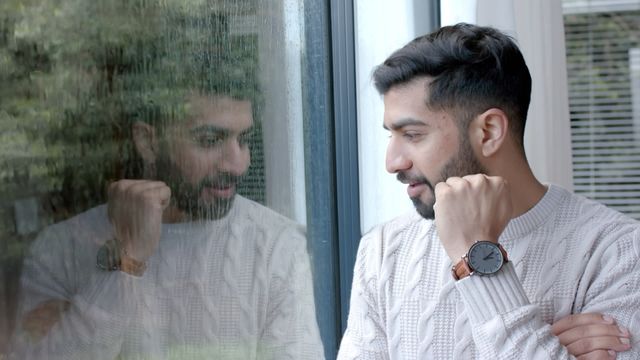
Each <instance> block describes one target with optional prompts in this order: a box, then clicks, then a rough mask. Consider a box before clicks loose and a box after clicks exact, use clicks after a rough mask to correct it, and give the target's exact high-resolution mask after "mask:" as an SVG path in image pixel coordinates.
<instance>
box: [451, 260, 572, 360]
mask: <svg viewBox="0 0 640 360" xmlns="http://www.w3.org/2000/svg"><path fill="white" fill-rule="evenodd" d="M456 287H457V288H458V291H459V292H460V295H461V297H462V299H463V301H464V304H465V306H466V307H467V308H468V310H467V313H468V314H469V322H470V326H471V329H472V333H473V338H474V342H475V344H476V346H477V349H478V351H479V352H480V355H481V356H480V357H481V358H482V359H490V358H493V359H550V360H551V359H554V360H555V359H558V360H559V359H573V357H572V356H571V355H570V354H569V353H568V352H567V350H566V348H565V347H564V346H562V345H561V344H560V342H559V340H558V338H557V337H556V336H554V335H553V334H552V332H551V326H549V325H548V324H546V323H545V322H544V321H542V317H541V314H540V308H539V307H538V306H537V305H535V304H531V303H530V302H529V299H528V298H527V295H526V294H525V291H524V289H523V288H522V284H521V283H520V280H519V279H518V276H517V275H516V272H515V269H514V268H513V264H512V263H511V262H509V263H506V264H505V265H504V266H503V268H502V270H501V271H500V272H499V273H498V274H496V275H494V276H469V277H467V278H465V279H462V280H460V281H458V282H457V283H456Z"/></svg>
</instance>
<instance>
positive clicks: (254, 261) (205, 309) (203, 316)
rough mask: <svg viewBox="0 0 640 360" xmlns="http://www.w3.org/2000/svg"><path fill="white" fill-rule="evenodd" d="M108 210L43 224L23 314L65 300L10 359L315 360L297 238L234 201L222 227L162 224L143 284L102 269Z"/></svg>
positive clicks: (317, 348) (30, 262)
mask: <svg viewBox="0 0 640 360" xmlns="http://www.w3.org/2000/svg"><path fill="white" fill-rule="evenodd" d="M112 237H113V233H112V230H111V226H110V224H109V221H108V219H107V214H106V207H105V206H100V207H97V208H94V209H92V210H89V211H88V212H86V213H83V214H81V215H79V216H77V217H75V218H72V219H70V220H68V221H65V222H62V223H59V224H56V225H54V226H51V227H49V228H47V229H45V231H43V233H42V234H41V235H40V236H39V238H38V239H37V240H36V242H35V243H34V244H33V246H32V249H31V254H30V256H29V257H28V258H27V259H26V260H25V268H24V272H23V277H22V295H21V304H20V307H21V311H20V314H19V315H20V316H22V315H24V314H26V313H28V312H29V311H30V310H32V309H33V308H35V307H36V306H37V305H38V304H41V303H42V302H43V301H47V300H51V299H63V300H68V301H70V302H71V306H70V308H69V309H68V310H66V311H65V312H64V314H63V316H62V318H61V319H60V320H59V321H58V322H57V323H56V325H55V326H53V328H52V329H51V330H50V331H49V333H48V335H47V336H46V337H44V338H42V339H41V340H39V341H34V340H32V339H30V338H29V336H27V334H26V333H25V332H24V331H21V330H20V329H19V330H18V332H17V334H16V336H15V339H14V353H13V354H12V358H15V359H93V360H97V359H114V358H123V359H134V358H144V359H243V360H246V359H314V360H315V359H322V358H323V357H324V355H323V350H322V344H321V342H320V336H319V331H318V328H317V323H316V318H315V306H314V302H313V290H312V289H313V287H312V285H313V284H312V279H311V270H310V266H309V257H308V254H307V250H306V240H305V237H304V233H303V231H302V229H301V228H300V227H299V226H297V225H295V224H294V223H293V222H292V221H290V220H288V219H286V218H285V217H283V216H280V215H278V214H276V213H275V212H273V211H271V210H269V209H267V208H265V207H263V206H261V205H259V204H257V203H254V202H252V201H249V200H247V199H245V198H242V197H236V200H235V202H234V205H233V208H232V210H231V211H230V213H229V214H228V215H227V216H226V217H225V218H223V219H220V220H216V221H203V222H194V223H182V224H163V226H162V236H161V239H160V244H159V248H158V250H157V251H156V253H155V254H154V255H153V256H152V257H151V258H150V259H149V260H148V263H147V270H146V271H145V273H144V275H143V276H142V277H135V276H131V275H128V274H126V273H123V272H119V271H113V272H108V271H101V270H99V269H97V266H96V252H97V251H98V248H99V247H100V246H101V244H103V243H104V242H105V241H106V240H108V239H110V238H112Z"/></svg>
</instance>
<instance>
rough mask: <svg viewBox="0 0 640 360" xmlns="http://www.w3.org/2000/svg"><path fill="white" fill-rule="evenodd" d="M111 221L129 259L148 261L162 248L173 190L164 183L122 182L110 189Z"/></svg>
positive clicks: (148, 181)
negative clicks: (166, 217)
mask: <svg viewBox="0 0 640 360" xmlns="http://www.w3.org/2000/svg"><path fill="white" fill-rule="evenodd" d="M108 194H109V201H108V209H109V220H110V221H111V224H112V225H113V229H114V232H115V236H116V241H117V243H118V246H119V247H120V249H122V250H123V251H124V252H126V254H127V256H129V257H130V258H132V259H134V260H137V261H142V262H144V261H146V260H147V259H148V258H149V257H150V256H151V255H152V254H153V253H154V252H155V250H156V248H157V247H158V242H159V241H160V234H161V229H162V213H163V211H164V209H166V207H167V206H168V205H169V201H170V198H171V190H170V189H169V187H168V186H167V185H166V184H165V183H163V182H161V181H151V180H120V181H116V182H114V183H112V184H111V185H110V186H109V191H108Z"/></svg>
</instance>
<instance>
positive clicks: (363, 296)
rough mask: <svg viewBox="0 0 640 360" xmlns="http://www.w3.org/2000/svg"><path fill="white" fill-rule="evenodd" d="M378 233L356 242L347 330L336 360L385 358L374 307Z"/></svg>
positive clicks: (384, 340) (379, 318) (383, 338)
mask: <svg viewBox="0 0 640 360" xmlns="http://www.w3.org/2000/svg"><path fill="white" fill-rule="evenodd" d="M381 240H382V229H380V228H379V229H375V230H373V231H371V232H370V233H368V234H366V235H365V236H364V237H363V238H362V240H361V241H360V245H359V249H358V254H357V257H356V263H355V267H354V273H353V284H352V287H351V299H350V304H349V318H348V320H347V329H346V331H345V333H344V335H343V337H342V341H341V343H340V350H339V353H338V360H351V359H362V360H384V359H388V358H389V354H388V347H387V337H386V332H385V330H384V325H383V321H382V319H383V317H382V314H380V312H379V311H378V309H379V308H380V306H379V305H380V304H378V303H377V299H378V298H377V296H376V294H377V293H378V291H377V289H378V276H377V269H380V261H381V257H382V254H381V245H380V242H381Z"/></svg>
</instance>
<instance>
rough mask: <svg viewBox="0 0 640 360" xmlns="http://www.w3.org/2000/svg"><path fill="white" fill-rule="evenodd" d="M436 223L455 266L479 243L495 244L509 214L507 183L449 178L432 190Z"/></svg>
mask: <svg viewBox="0 0 640 360" xmlns="http://www.w3.org/2000/svg"><path fill="white" fill-rule="evenodd" d="M435 196H436V203H435V205H434V207H433V208H434V211H435V223H436V228H437V229H438V235H439V236H440V241H441V242H442V246H443V247H444V249H445V250H446V252H447V254H448V255H449V258H451V261H452V262H453V263H454V264H455V263H456V262H457V261H458V260H459V259H460V258H461V257H462V256H464V254H466V253H467V251H468V250H469V248H470V247H471V245H473V243H475V242H476V241H478V240H489V241H493V242H497V241H498V238H499V237H500V234H502V231H503V230H504V228H505V227H506V226H507V223H509V220H510V219H511V214H512V205H511V196H510V194H509V187H508V185H507V182H506V181H505V180H504V179H502V178H501V177H496V176H486V175H482V174H477V175H468V176H465V177H463V178H459V177H452V178H449V179H447V181H446V182H441V183H438V184H437V185H436V187H435Z"/></svg>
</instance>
